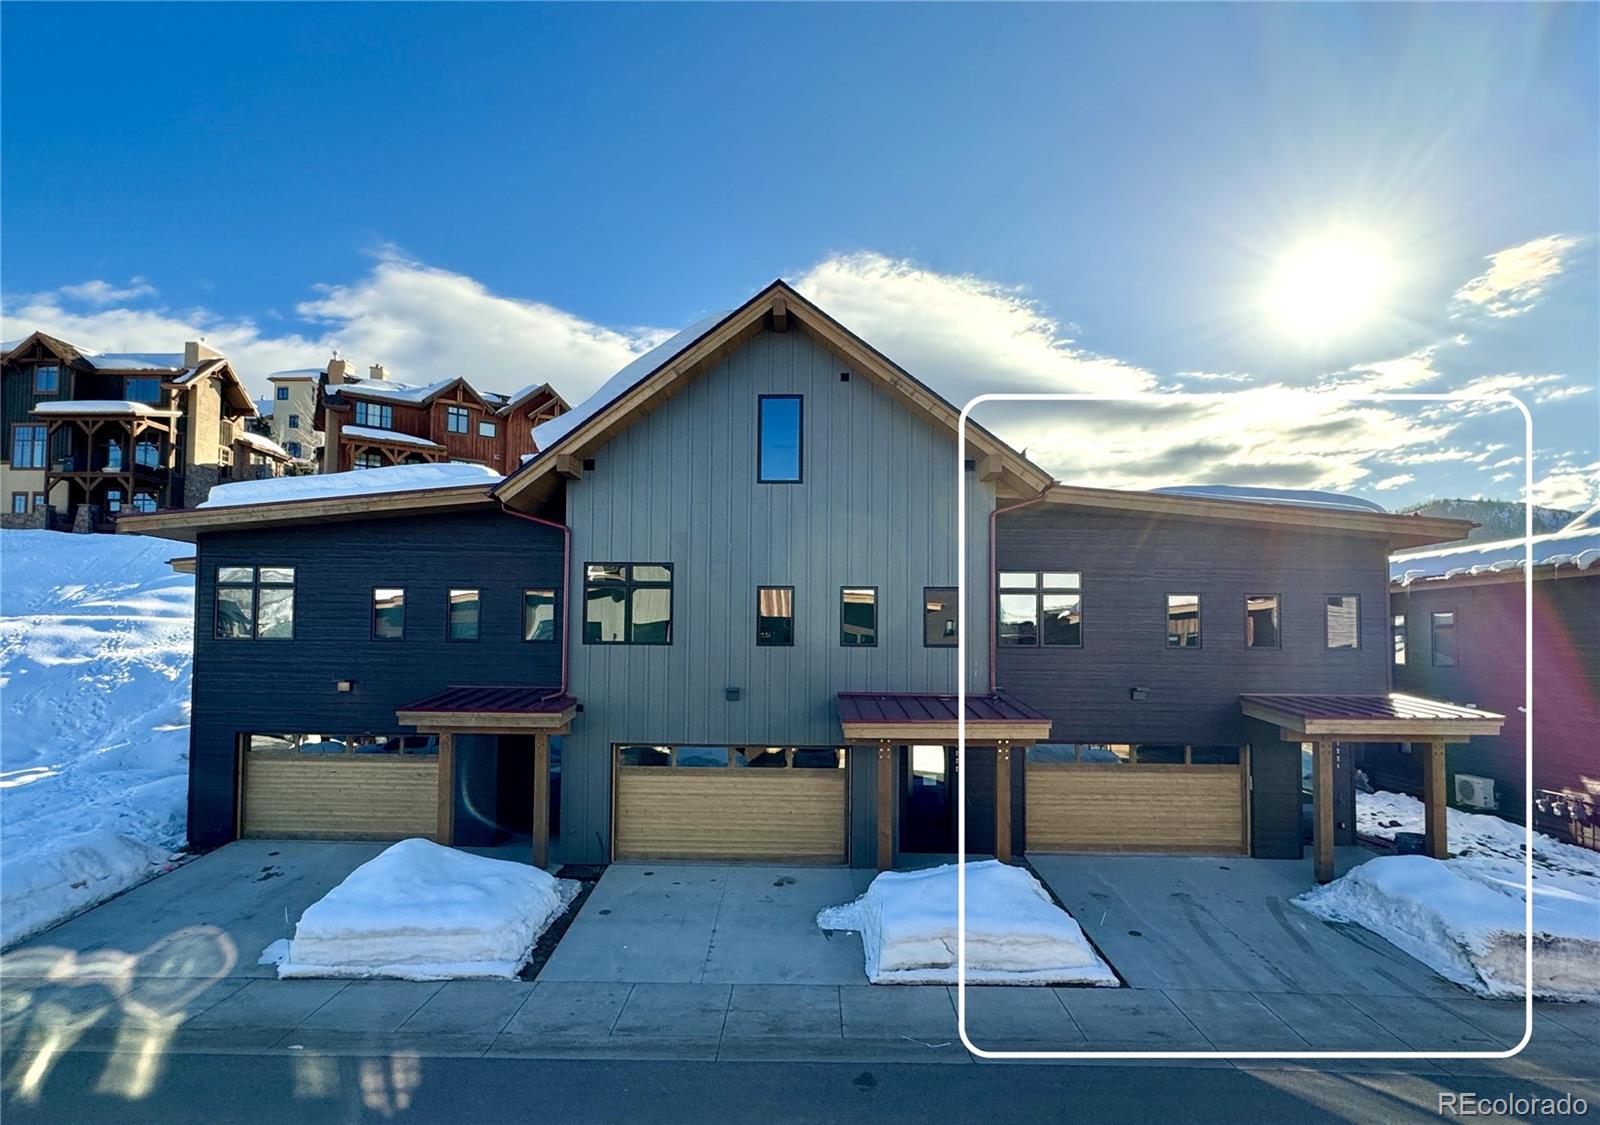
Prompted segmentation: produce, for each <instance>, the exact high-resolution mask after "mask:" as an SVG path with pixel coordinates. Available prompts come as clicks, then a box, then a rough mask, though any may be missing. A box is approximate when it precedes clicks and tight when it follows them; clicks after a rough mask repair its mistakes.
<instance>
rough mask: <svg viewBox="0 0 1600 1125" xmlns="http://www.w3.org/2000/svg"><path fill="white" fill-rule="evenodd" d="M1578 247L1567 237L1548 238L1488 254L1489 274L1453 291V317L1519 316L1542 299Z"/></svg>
mask: <svg viewBox="0 0 1600 1125" xmlns="http://www.w3.org/2000/svg"><path fill="white" fill-rule="evenodd" d="M1578 245H1579V240H1578V239H1576V238H1573V237H1572V236H1570V235H1563V234H1551V235H1546V236H1545V237H1544V238H1535V239H1533V240H1531V241H1529V242H1524V243H1523V244H1522V245H1521V246H1513V247H1511V248H1510V249H1508V250H1501V251H1499V252H1498V253H1495V254H1490V255H1489V257H1488V262H1489V268H1488V270H1487V271H1485V272H1484V273H1482V274H1479V275H1478V276H1477V277H1475V278H1473V279H1472V280H1471V281H1469V282H1467V283H1466V284H1465V285H1463V286H1462V287H1461V288H1460V289H1457V290H1456V293H1455V304H1456V315H1458V316H1459V315H1461V314H1462V313H1464V312H1483V313H1487V314H1488V315H1489V316H1493V317H1507V316H1521V315H1522V314H1523V313H1525V312H1527V311H1528V310H1529V309H1531V308H1532V307H1533V306H1534V305H1535V304H1537V303H1538V301H1539V298H1540V297H1542V296H1544V293H1545V289H1546V287H1547V286H1548V285H1549V283H1550V282H1551V281H1553V280H1554V279H1555V278H1556V277H1557V276H1558V275H1560V273H1561V271H1562V270H1563V269H1565V268H1566V265H1567V259H1568V257H1569V256H1570V255H1571V253H1572V252H1573V251H1574V250H1576V249H1577V248H1578Z"/></svg>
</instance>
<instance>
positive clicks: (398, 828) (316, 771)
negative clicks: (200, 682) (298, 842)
mask: <svg viewBox="0 0 1600 1125" xmlns="http://www.w3.org/2000/svg"><path fill="white" fill-rule="evenodd" d="M244 762H245V766H244V800H243V804H242V809H241V812H240V819H241V820H242V824H241V826H240V827H241V832H240V835H242V836H268V837H274V836H286V837H287V836H314V837H317V838H319V839H353V840H401V839H405V838H406V837H408V836H427V837H430V838H431V837H432V836H433V834H434V830H435V827H436V819H435V818H436V816H437V811H438V806H437V799H438V791H439V763H438V760H437V759H435V758H431V757H392V758H391V757H377V756H374V757H370V758H362V757H356V756H351V757H348V758H322V759H319V758H316V757H314V756H311V755H305V754H299V755H285V756H278V755H267V754H260V753H255V754H245V755H244Z"/></svg>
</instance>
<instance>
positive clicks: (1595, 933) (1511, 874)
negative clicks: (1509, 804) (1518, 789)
mask: <svg viewBox="0 0 1600 1125" xmlns="http://www.w3.org/2000/svg"><path fill="white" fill-rule="evenodd" d="M1422 811H1423V807H1422V802H1421V801H1418V800H1417V799H1416V798H1415V797H1409V796H1406V795H1405V794H1401V793H1358V794H1357V795H1356V830H1357V831H1358V832H1359V833H1360V834H1361V835H1363V836H1370V837H1377V838H1381V839H1393V838H1394V834H1395V833H1396V832H1420V831H1422ZM1449 835H1450V849H1451V851H1452V853H1453V858H1451V859H1448V860H1435V859H1429V858H1427V857H1426V856H1382V857H1379V858H1377V859H1373V860H1369V861H1368V862H1366V863H1364V864H1362V865H1361V866H1360V867H1357V868H1355V869H1354V870H1353V871H1351V872H1349V873H1348V874H1346V875H1345V876H1344V877H1343V878H1341V879H1338V880H1336V881H1334V882H1332V883H1330V884H1328V885H1327V886H1326V887H1319V888H1317V889H1316V890H1314V891H1310V892H1308V893H1306V894H1304V895H1301V896H1300V897H1299V898H1298V899H1296V900H1295V902H1296V903H1297V904H1298V905H1300V906H1302V907H1304V908H1305V909H1306V910H1308V911H1310V912H1311V913H1313V914H1316V915H1318V916H1319V917H1322V918H1328V919H1331V920H1333V921H1339V922H1353V923H1356V924H1357V925H1360V926H1364V927H1365V928H1366V929H1369V930H1371V931H1372V932H1373V933H1375V934H1378V935H1379V936H1381V937H1383V938H1386V939H1387V940H1389V941H1390V942H1392V943H1393V944H1394V945H1396V946H1397V947H1399V948H1400V949H1403V950H1405V951H1406V952H1407V953H1409V954H1411V955H1412V956H1413V957H1415V958H1417V959H1418V960H1419V961H1422V962H1423V963H1424V964H1426V965H1428V966H1429V967H1431V968H1433V969H1434V970H1435V971H1437V972H1438V973H1439V974H1440V975H1441V976H1444V977H1446V978H1447V979H1449V980H1453V981H1455V982H1456V983H1457V984H1460V985H1462V986H1463V987H1465V988H1468V989H1470V990H1471V991H1473V992H1476V993H1478V994H1480V995H1483V996H1518V997H1520V996H1521V995H1522V990H1523V977H1524V963H1523V962H1524V956H1523V950H1524V939H1523V930H1524V922H1525V918H1524V869H1523V850H1524V846H1525V843H1526V833H1525V831H1524V830H1523V829H1522V828H1520V827H1518V826H1517V825H1515V824H1512V823H1510V822H1509V821H1504V820H1501V819H1500V818H1499V817H1496V816H1484V815H1481V814H1476V813H1468V812H1462V811H1460V810H1458V809H1451V810H1450V812H1449ZM1533 841H1534V843H1533V929H1534V943H1533V987H1534V994H1535V995H1536V996H1538V997H1541V998H1543V999H1552V1000H1580V999H1600V853H1595V852H1591V851H1588V850H1587V849H1584V848H1578V847H1574V846H1573V845H1571V844H1565V843H1562V842H1561V841H1559V840H1554V839H1551V838H1550V837H1549V836H1545V835H1542V834H1540V833H1534V837H1533Z"/></svg>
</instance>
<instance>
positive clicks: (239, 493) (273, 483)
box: [200, 461, 500, 508]
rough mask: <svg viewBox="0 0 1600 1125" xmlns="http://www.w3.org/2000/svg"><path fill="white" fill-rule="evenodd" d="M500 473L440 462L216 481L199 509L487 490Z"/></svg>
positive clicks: (462, 463) (454, 462)
mask: <svg viewBox="0 0 1600 1125" xmlns="http://www.w3.org/2000/svg"><path fill="white" fill-rule="evenodd" d="M499 481H500V474H499V473H497V472H495V471H494V470H493V469H491V468H489V467H488V466H487V465H474V464H472V463H471V462H467V461H444V462H440V463H438V464H431V465H391V466H389V467H387V468H383V469H352V470H350V471H349V472H345V473H316V474H313V475H310V476H303V477H270V478H268V479H266V480H241V481H234V482H233V483H231V484H219V485H217V486H216V487H215V488H213V489H212V490H211V495H210V496H209V497H207V498H206V501H205V503H203V504H201V505H200V507H202V508H231V507H233V506H235V505H238V504H277V503H281V502H283V501H289V500H331V499H333V498H334V497H337V496H368V495H376V494H378V493H384V492H416V491H419V490H422V489H428V488H467V487H470V486H472V485H477V486H478V487H480V488H487V487H488V486H489V485H492V484H497V483H499Z"/></svg>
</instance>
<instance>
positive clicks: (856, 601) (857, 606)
mask: <svg viewBox="0 0 1600 1125" xmlns="http://www.w3.org/2000/svg"><path fill="white" fill-rule="evenodd" d="M839 643H840V644H841V645H843V646H844V647H846V648H871V647H873V646H874V645H876V644H877V643H878V588H877V587H876V586H844V587H841V588H840V590H839Z"/></svg>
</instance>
